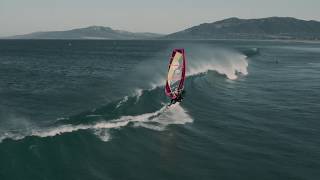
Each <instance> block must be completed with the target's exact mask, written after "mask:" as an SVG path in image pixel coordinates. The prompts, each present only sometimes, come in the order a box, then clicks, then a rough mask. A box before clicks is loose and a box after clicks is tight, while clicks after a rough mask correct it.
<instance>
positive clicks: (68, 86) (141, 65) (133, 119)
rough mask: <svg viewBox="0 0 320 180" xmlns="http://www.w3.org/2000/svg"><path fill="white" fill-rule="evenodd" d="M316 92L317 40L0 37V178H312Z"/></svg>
mask: <svg viewBox="0 0 320 180" xmlns="http://www.w3.org/2000/svg"><path fill="white" fill-rule="evenodd" d="M173 48H185V51H186V57H187V79H186V83H185V91H186V95H185V98H184V101H183V102H182V103H180V104H177V105H175V106H174V107H170V108H166V104H167V103H168V102H169V99H168V98H167V97H166V96H165V94H164V83H165V78H166V71H167V66H168V64H167V63H168V60H169V57H170V53H171V51H172V49H173ZM319 102H320V44H319V43H308V42H286V41H236V40H228V41H227V40H225V41H223V40H220V41H218V40H212V41H160V40H159V41H157V40H155V41H153V40H152V41H151V40H150V41H111V40H110V41H109V40H108V41H104V40H86V41H84V40H1V41H0V179H1V180H16V179H19V180H20V179H21V180H26V179H30V180H37V179H39V180H42V179H48V180H56V179H61V180H63V179H66V180H69V179H77V180H82V179H83V180H87V179H88V180H89V179H90V180H95V179H97V180H100V179H101V180H109V179H117V180H118V179H137V180H140V179H159V180H162V179H166V180H167V179H177V180H180V179H204V180H206V179H208V180H209V179H210V180H211V179H227V180H229V179H230V180H234V179H244V180H247V179H259V180H263V179H265V180H277V179H279V180H283V179H297V180H298V179H299V180H300V179H301V180H317V179H319V178H320V103H319Z"/></svg>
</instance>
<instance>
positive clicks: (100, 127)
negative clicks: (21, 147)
mask: <svg viewBox="0 0 320 180" xmlns="http://www.w3.org/2000/svg"><path fill="white" fill-rule="evenodd" d="M173 111H174V113H173ZM192 121H193V120H192V118H191V117H190V116H189V115H188V114H187V113H186V111H185V110H184V109H183V108H182V107H181V106H180V105H177V106H176V107H172V108H171V107H170V108H169V109H167V107H166V106H163V107H162V108H161V109H159V110H158V111H156V112H153V113H146V114H142V115H137V116H122V117H120V118H119V119H114V120H109V121H100V122H97V123H95V124H79V125H71V124H66V125H61V126H57V127H47V128H34V129H32V130H31V131H27V132H24V133H18V132H16V133H10V132H7V133H2V135H0V142H1V141H2V140H4V139H13V140H20V139H23V138H25V137H27V136H36V137H53V136H57V135H61V134H64V133H71V132H75V131H79V130H94V134H95V135H97V136H98V137H99V138H100V139H101V140H103V141H108V140H110V134H109V132H108V131H107V130H108V129H119V128H122V127H124V126H127V125H128V124H129V123H133V125H134V127H144V128H149V129H153V130H158V131H159V130H164V129H165V127H166V126H167V125H170V124H184V123H187V122H192ZM154 122H156V123H157V124H156V125H152V124H151V123H154Z"/></svg>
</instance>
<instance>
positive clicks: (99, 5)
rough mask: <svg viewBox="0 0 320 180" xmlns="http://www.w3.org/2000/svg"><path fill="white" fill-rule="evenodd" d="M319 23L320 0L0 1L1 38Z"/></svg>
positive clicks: (170, 31) (165, 31)
mask: <svg viewBox="0 0 320 180" xmlns="http://www.w3.org/2000/svg"><path fill="white" fill-rule="evenodd" d="M270 16H285V17H295V18H299V19H305V20H318V21H320V0H263V1H262V0H0V36H9V35H16V34H26V33H30V32H35V31H53V30H69V29H73V28H81V27H86V26H91V25H99V26H108V27H111V28H113V29H120V30H127V31H132V32H154V33H162V34H168V33H172V32H176V31H180V30H183V29H186V28H189V27H192V26H194V25H199V24H201V23H210V22H214V21H217V20H222V19H225V18H229V17H239V18H246V19H249V18H263V17H270Z"/></svg>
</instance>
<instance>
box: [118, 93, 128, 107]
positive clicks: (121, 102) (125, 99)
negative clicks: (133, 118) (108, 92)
mask: <svg viewBox="0 0 320 180" xmlns="http://www.w3.org/2000/svg"><path fill="white" fill-rule="evenodd" d="M128 99H129V97H128V96H125V97H124V98H123V99H122V100H121V101H120V102H119V103H118V104H117V106H116V108H119V107H120V106H121V105H122V104H123V103H125V102H127V101H128Z"/></svg>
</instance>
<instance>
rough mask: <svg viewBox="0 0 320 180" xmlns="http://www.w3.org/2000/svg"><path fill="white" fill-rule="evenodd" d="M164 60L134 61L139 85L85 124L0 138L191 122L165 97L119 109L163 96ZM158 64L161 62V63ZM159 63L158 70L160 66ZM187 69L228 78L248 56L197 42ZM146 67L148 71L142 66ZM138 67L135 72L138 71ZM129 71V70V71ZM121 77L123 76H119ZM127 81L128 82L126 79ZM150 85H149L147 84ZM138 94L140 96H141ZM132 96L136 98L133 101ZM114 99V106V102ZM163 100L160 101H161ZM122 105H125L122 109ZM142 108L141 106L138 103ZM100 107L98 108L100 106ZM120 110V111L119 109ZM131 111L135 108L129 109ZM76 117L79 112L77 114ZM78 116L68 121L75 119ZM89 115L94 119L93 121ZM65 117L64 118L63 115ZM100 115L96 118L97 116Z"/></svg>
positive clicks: (33, 128) (243, 67)
mask: <svg viewBox="0 0 320 180" xmlns="http://www.w3.org/2000/svg"><path fill="white" fill-rule="evenodd" d="M166 63H167V61H158V62H156V64H157V66H154V65H151V62H143V63H139V64H138V65H136V67H135V68H134V70H133V71H134V72H135V73H136V74H134V75H132V76H133V78H137V79H139V78H138V77H135V76H140V77H141V76H144V78H143V81H141V82H138V83H137V81H136V84H140V85H141V86H140V87H139V86H137V85H136V86H131V85H130V86H131V87H132V89H135V91H134V93H132V94H131V95H126V96H124V97H123V98H122V99H120V100H116V101H114V102H112V103H110V104H109V105H106V107H102V109H106V108H107V109H108V111H107V112H102V114H101V112H100V110H98V111H99V113H97V112H96V110H94V111H92V112H90V113H89V114H83V115H82V117H80V119H84V121H86V122H87V123H86V124H81V123H80V124H70V123H67V124H58V125H57V124H53V125H52V124H51V125H50V126H42V127H39V126H37V125H29V126H28V127H27V128H22V129H15V130H14V131H12V130H10V131H3V132H1V134H0V142H1V141H2V140H4V139H13V140H21V139H23V138H25V137H28V136H34V137H42V138H44V137H52V136H57V135H61V134H64V133H72V132H74V131H80V130H93V133H94V134H96V135H97V136H99V137H100V139H101V140H103V141H107V140H110V139H111V138H110V135H109V134H108V133H107V131H106V130H108V129H117V128H121V127H125V126H128V125H131V124H132V125H133V127H144V128H149V129H153V130H165V127H166V126H167V125H170V124H184V123H188V122H192V121H193V119H192V118H191V117H190V116H189V115H188V113H187V111H186V110H185V109H183V107H181V106H177V107H175V108H167V105H165V104H164V102H165V98H163V97H162V98H159V99H156V101H155V102H153V103H154V104H158V107H157V108H155V109H154V111H153V112H147V111H146V112H144V111H141V112H140V114H137V115H124V114H121V112H126V111H130V109H129V108H128V106H139V103H140V102H144V101H146V99H148V98H153V100H154V99H155V98H154V96H159V94H160V95H161V96H163V93H162V92H161V89H163V86H164V82H165V80H166V79H165V78H166V67H167V65H166ZM160 65H161V66H160ZM159 67H163V68H161V70H159ZM187 67H188V69H187V77H191V76H197V75H201V74H203V73H207V72H208V71H215V72H217V73H218V74H221V75H223V76H225V77H226V78H228V79H230V80H236V79H237V77H238V76H239V75H247V74H248V71H247V67H248V62H247V56H246V55H244V54H241V53H240V52H237V51H235V50H231V49H223V48H210V47H208V46H204V45H200V46H197V47H196V48H192V49H191V50H190V52H189V53H188V66H187ZM145 69H147V71H146V70H145ZM137 70H138V72H137ZM131 73H132V72H131ZM122 78H124V77H122ZM128 84H129V83H128ZM148 85H149V87H150V89H141V88H147V87H148ZM141 96H143V98H142V99H140V98H141ZM132 99H135V101H134V103H132V102H133V101H132ZM114 103H116V106H114ZM160 104H162V105H160ZM121 107H126V108H127V109H123V108H121ZM139 108H141V109H143V106H141V107H139ZM100 109H101V108H100ZM110 111H111V112H113V113H114V111H119V112H117V113H116V114H118V116H119V117H117V118H115V119H110V118H108V114H106V113H108V112H110ZM120 111H121V112H120ZM132 111H133V112H134V110H132ZM76 117H77V118H79V116H76ZM77 118H75V119H72V118H71V120H70V118H67V119H68V120H69V121H71V122H72V121H78V120H77ZM92 118H93V119H95V121H97V122H93V121H92ZM62 119H65V118H62ZM97 119H99V120H97Z"/></svg>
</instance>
